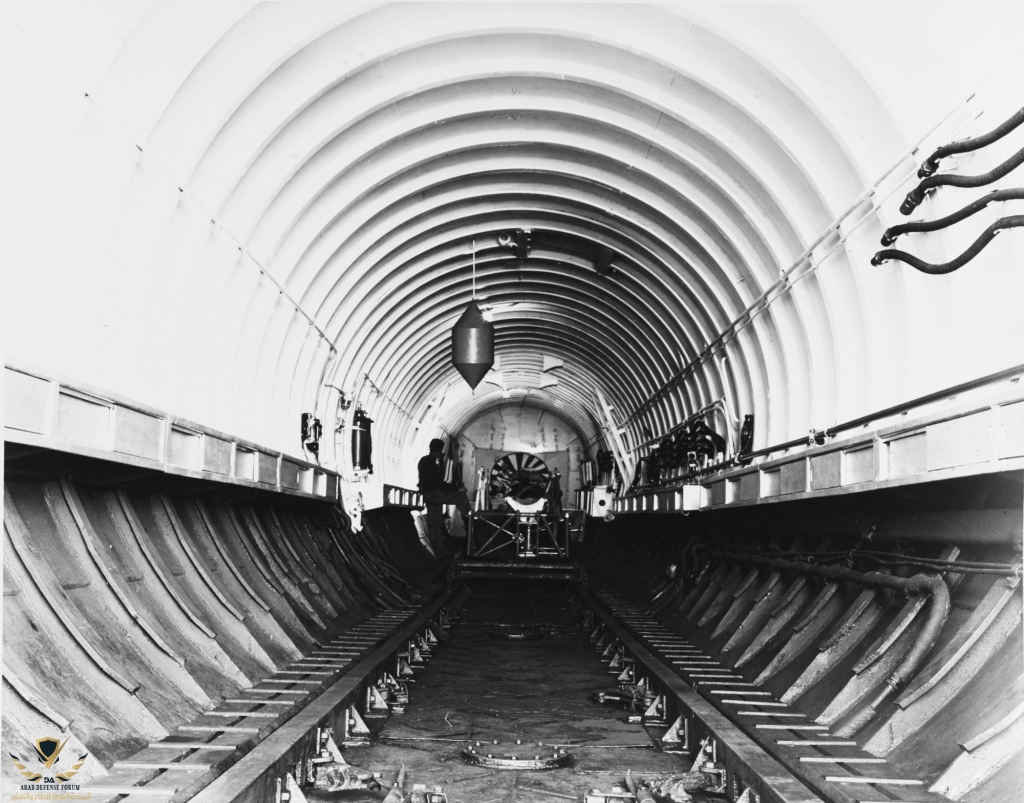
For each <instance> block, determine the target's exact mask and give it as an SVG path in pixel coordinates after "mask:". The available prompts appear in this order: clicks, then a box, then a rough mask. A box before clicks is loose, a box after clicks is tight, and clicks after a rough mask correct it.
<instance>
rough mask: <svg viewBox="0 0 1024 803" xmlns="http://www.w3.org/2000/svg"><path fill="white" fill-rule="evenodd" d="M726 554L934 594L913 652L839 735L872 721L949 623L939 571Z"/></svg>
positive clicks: (773, 566)
mask: <svg viewBox="0 0 1024 803" xmlns="http://www.w3.org/2000/svg"><path fill="white" fill-rule="evenodd" d="M722 557H723V558H724V559H726V560H733V561H736V562H739V563H748V564H751V565H754V566H764V567H766V568H771V569H778V570H780V571H786V572H793V573H796V574H805V575H812V576H816V577H824V578H826V579H828V580H838V581H841V582H850V583H856V584H857V585H861V586H865V587H867V588H888V589H891V590H893V591H900V592H902V593H904V594H929V595H930V596H931V605H930V606H929V608H928V617H927V619H926V620H925V623H924V626H923V627H922V628H921V632H920V633H919V634H918V636H917V640H916V641H915V642H914V646H913V647H911V649H910V652H908V653H907V655H906V656H905V657H904V659H903V661H902V663H901V664H900V665H899V666H898V667H896V669H895V670H893V672H892V674H890V675H889V677H887V678H886V679H885V685H884V687H883V688H882V690H881V691H880V692H879V693H878V695H876V696H875V698H874V699H873V700H872V701H871V702H869V703H866V704H865V705H863V706H861V707H860V708H859V709H857V710H856V711H855V712H854V713H853V714H851V715H850V717H849V719H848V720H847V721H846V724H844V725H843V726H842V727H841V728H839V729H838V730H837V731H836V736H840V737H850V736H853V735H854V734H855V733H857V731H859V730H860V729H861V728H863V727H864V726H865V725H867V724H868V722H870V721H871V719H872V718H873V717H874V716H875V714H876V713H877V712H878V709H879V708H880V707H881V706H882V704H883V703H885V702H886V701H887V700H888V699H889V698H890V697H892V696H893V695H895V694H896V693H897V692H899V691H900V690H901V689H903V688H904V687H905V686H906V685H907V683H908V682H909V681H910V679H911V678H912V677H913V676H914V673H916V672H917V670H918V668H919V667H920V666H921V664H922V663H923V662H924V659H925V658H926V657H927V656H928V653H929V652H931V649H932V647H933V646H934V645H935V642H936V640H938V637H939V633H940V632H941V631H942V627H943V625H945V624H946V618H947V617H948V616H949V588H948V587H947V586H946V583H945V581H944V580H943V579H942V577H940V576H939V575H937V574H930V575H929V574H915V575H914V576H913V577H894V576H892V575H889V574H879V573H878V572H858V571H855V570H853V569H847V568H845V567H841V566H819V565H817V564H814V563H797V562H795V561H789V560H780V559H778V558H764V557H760V556H758V555H747V554H744V553H733V552H727V553H722Z"/></svg>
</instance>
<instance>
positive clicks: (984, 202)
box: [882, 188, 1024, 247]
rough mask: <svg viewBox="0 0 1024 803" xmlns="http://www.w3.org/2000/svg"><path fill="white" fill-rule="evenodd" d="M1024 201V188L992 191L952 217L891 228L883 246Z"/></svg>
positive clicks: (883, 238) (885, 235)
mask: <svg viewBox="0 0 1024 803" xmlns="http://www.w3.org/2000/svg"><path fill="white" fill-rule="evenodd" d="M1020 200H1024V188H1018V189H1011V190H992V192H990V193H989V194H988V195H986V196H984V197H982V198H979V199H978V200H977V201H975V202H974V203H970V204H967V206H965V207H964V208H963V209H960V210H957V211H956V212H954V213H953V214H951V215H946V216H945V217H940V218H936V219H935V220H916V221H914V222H912V223H901V224H899V225H897V226H890V227H889V228H888V229H886V230H885V233H884V234H883V235H882V245H884V246H887V247H888V246H890V245H892V244H893V243H894V242H896V238H897V237H899V236H900V235H901V234H908V233H909V232H924V231H938V230H939V229H944V228H946V227H947V226H951V225H953V224H954V223H959V222H960V221H961V220H966V219H967V218H969V217H970V216H971V215H974V214H976V213H977V212H980V211H981V210H982V209H984V208H985V207H986V206H988V205H989V204H991V203H995V202H997V201H1020Z"/></svg>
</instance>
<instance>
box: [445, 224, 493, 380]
mask: <svg viewBox="0 0 1024 803" xmlns="http://www.w3.org/2000/svg"><path fill="white" fill-rule="evenodd" d="M452 365H454V366H455V370H457V371H458V372H459V373H460V374H461V375H462V378H463V379H465V380H466V382H467V383H468V384H469V386H470V387H471V388H476V386H477V385H479V384H480V380H481V379H483V378H484V375H485V374H486V373H487V372H488V371H489V370H491V366H492V365H494V326H493V325H492V324H491V322H490V321H488V320H486V319H485V318H484V315H483V313H482V312H481V311H480V307H478V306H477V303H476V241H475V240H474V241H473V299H472V300H471V301H470V302H469V305H468V306H467V307H466V309H465V310H464V311H463V313H462V316H461V317H460V318H459V320H458V321H456V322H455V327H454V328H453V329H452Z"/></svg>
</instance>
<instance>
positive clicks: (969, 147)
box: [917, 108, 1024, 178]
mask: <svg viewBox="0 0 1024 803" xmlns="http://www.w3.org/2000/svg"><path fill="white" fill-rule="evenodd" d="M1021 123H1024V108H1022V109H1019V110H1018V111H1017V112H1015V113H1014V114H1013V115H1012V116H1011V117H1010V119H1008V120H1007V121H1006V122H1004V123H1002V124H1000V125H998V126H996V127H995V128H993V129H992V130H991V131H989V132H988V133H987V134H982V135H981V136H980V137H974V138H972V139H961V140H959V141H957V142H951V143H949V144H948V145H943V146H942V147H941V148H936V149H935V151H934V153H932V155H931V156H929V157H928V158H927V159H925V160H924V162H923V163H922V164H921V167H920V168H919V169H918V171H917V176H918V178H927V177H928V176H930V175H931V174H932V173H934V172H935V171H936V170H938V169H939V159H942V158H944V157H946V156H952V155H953V154H955V153H968V152H969V151H976V150H977V149H978V148H983V147H984V146H985V145H991V144H992V143H993V142H995V141H996V140H999V139H1002V138H1003V137H1005V136H1006V135H1007V134H1009V133H1010V132H1011V131H1013V129H1015V128H1016V127H1017V126H1019V125H1020V124H1021Z"/></svg>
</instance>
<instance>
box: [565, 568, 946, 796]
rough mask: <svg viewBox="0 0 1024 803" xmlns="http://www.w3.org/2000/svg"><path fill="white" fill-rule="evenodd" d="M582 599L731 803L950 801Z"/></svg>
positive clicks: (610, 645)
mask: <svg viewBox="0 0 1024 803" xmlns="http://www.w3.org/2000/svg"><path fill="white" fill-rule="evenodd" d="M575 591H576V594H577V595H578V597H579V599H580V600H581V602H582V603H583V605H584V607H585V611H586V615H585V618H584V625H585V627H587V628H588V629H589V630H590V634H591V638H592V640H593V641H594V642H595V644H596V645H597V646H598V647H599V648H600V649H601V651H602V653H603V654H604V655H605V656H606V657H607V658H608V660H609V662H612V661H618V662H620V663H621V664H622V665H623V666H624V667H625V666H628V665H632V666H634V667H635V669H634V673H635V675H636V677H637V678H639V677H640V676H641V675H643V676H645V677H646V678H647V679H648V682H649V683H650V684H652V686H653V687H654V688H656V689H657V697H658V703H657V705H655V709H657V707H658V705H660V710H656V711H652V712H651V714H652V715H653V714H655V713H657V715H658V716H659V717H663V718H664V719H665V721H666V723H667V724H668V727H667V730H666V735H667V736H668V739H669V741H670V742H671V743H676V742H678V744H679V746H680V748H681V749H683V750H686V751H688V752H691V753H693V752H695V751H698V750H702V751H703V752H704V753H705V754H706V757H707V766H708V767H709V769H712V770H714V771H719V772H724V775H723V779H724V781H725V782H724V784H723V786H724V787H725V788H724V790H723V791H725V793H726V794H727V796H728V797H729V799H730V800H744V801H751V802H753V801H757V803H797V801H810V800H821V799H824V800H827V801H830V802H831V803H895V802H896V801H900V802H901V803H944V802H945V803H948V801H949V799H948V798H946V797H943V796H941V795H937V794H934V793H931V792H929V791H927V789H926V786H927V782H926V781H925V780H923V779H920V778H912V777H907V776H905V775H901V774H899V773H897V772H896V771H895V770H894V769H893V768H892V767H891V766H890V765H889V764H888V762H887V761H886V760H885V759H884V758H879V757H876V756H872V755H871V754H869V753H867V752H866V751H864V750H863V749H861V748H860V747H859V746H858V744H857V742H856V741H855V740H853V739H850V738H839V737H837V736H835V735H834V734H833V733H832V732H831V729H830V728H829V727H828V726H826V725H821V724H818V723H816V722H814V721H813V720H812V719H810V718H809V717H808V716H807V715H806V714H804V713H803V712H801V711H799V710H798V709H796V708H794V707H793V706H790V705H787V704H786V703H784V702H782V701H781V700H779V699H777V698H776V697H774V696H773V695H772V694H771V693H770V692H768V691H766V690H764V689H761V688H759V687H758V686H757V685H756V684H755V683H753V682H752V681H751V680H750V679H748V678H746V677H745V676H744V675H743V674H742V673H741V672H738V671H736V670H734V669H730V668H729V667H727V666H726V665H725V664H723V663H721V662H720V661H719V660H718V659H717V658H716V657H715V656H714V655H712V654H710V653H708V652H706V651H705V650H703V649H701V648H700V647H698V646H696V645H694V644H693V643H691V642H689V641H687V640H686V639H685V638H684V637H683V636H681V635H679V634H678V633H675V632H673V631H671V630H669V629H668V628H667V627H665V626H664V625H662V624H661V623H659V622H658V621H657V620H656V619H655V618H654V617H652V616H649V615H646V614H645V613H644V612H643V611H642V610H641V609H640V608H638V607H636V606H635V605H632V604H630V603H628V602H626V601H624V600H622V599H619V598H617V597H616V596H615V595H614V594H612V593H611V592H610V591H608V590H607V589H603V588H601V589H596V590H593V591H591V590H588V589H586V588H584V587H583V586H581V585H577V586H576V587H575Z"/></svg>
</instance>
